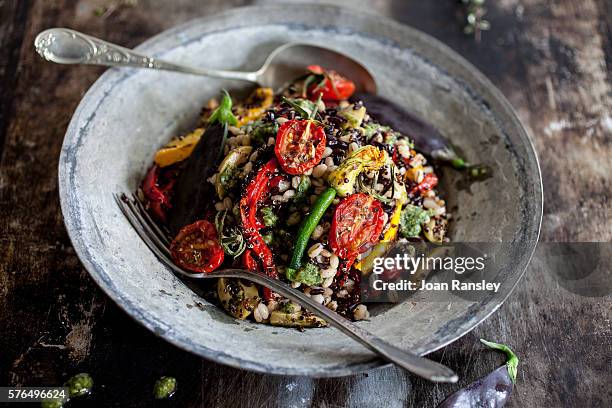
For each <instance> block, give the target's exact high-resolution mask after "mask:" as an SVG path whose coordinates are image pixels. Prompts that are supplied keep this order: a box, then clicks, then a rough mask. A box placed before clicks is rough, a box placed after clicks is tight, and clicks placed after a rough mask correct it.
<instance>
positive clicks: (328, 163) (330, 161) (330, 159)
mask: <svg viewBox="0 0 612 408" xmlns="http://www.w3.org/2000/svg"><path fill="white" fill-rule="evenodd" d="M325 165H326V166H327V167H331V166H333V165H334V158H333V157H326V158H325Z"/></svg>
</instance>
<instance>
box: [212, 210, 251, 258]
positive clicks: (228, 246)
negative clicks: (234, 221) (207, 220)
mask: <svg viewBox="0 0 612 408" xmlns="http://www.w3.org/2000/svg"><path fill="white" fill-rule="evenodd" d="M228 212H229V210H224V211H219V212H218V213H217V214H216V215H215V228H216V229H217V235H218V236H219V244H220V245H221V247H222V248H223V251H224V252H225V253H226V254H228V255H231V256H233V257H234V258H237V257H238V256H240V255H242V253H243V252H244V251H245V250H246V240H245V239H244V237H243V236H242V233H241V232H240V229H238V228H237V227H236V226H233V227H229V228H227V227H226V225H225V220H226V217H227V216H228ZM230 218H231V216H230Z"/></svg>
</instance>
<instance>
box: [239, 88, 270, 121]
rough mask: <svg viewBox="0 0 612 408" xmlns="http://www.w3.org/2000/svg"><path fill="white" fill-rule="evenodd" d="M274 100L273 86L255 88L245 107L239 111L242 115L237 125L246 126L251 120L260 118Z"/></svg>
mask: <svg viewBox="0 0 612 408" xmlns="http://www.w3.org/2000/svg"><path fill="white" fill-rule="evenodd" d="M272 102H274V92H273V91H272V88H257V89H255V91H253V93H252V94H251V96H250V97H249V99H247V101H246V103H245V107H244V108H240V109H238V111H237V113H238V116H239V117H240V120H238V124H237V126H244V125H246V124H247V123H249V122H253V121H255V120H257V119H259V118H260V117H261V116H262V115H263V114H264V113H265V112H266V110H267V109H268V108H269V107H270V106H272Z"/></svg>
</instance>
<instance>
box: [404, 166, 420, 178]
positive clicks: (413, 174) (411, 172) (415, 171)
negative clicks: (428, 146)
mask: <svg viewBox="0 0 612 408" xmlns="http://www.w3.org/2000/svg"><path fill="white" fill-rule="evenodd" d="M419 171H421V172H422V171H423V166H421V165H420V164H419V165H418V166H416V167H413V168H411V169H408V171H406V178H407V179H408V180H410V181H414V182H416V181H417V180H418V179H419Z"/></svg>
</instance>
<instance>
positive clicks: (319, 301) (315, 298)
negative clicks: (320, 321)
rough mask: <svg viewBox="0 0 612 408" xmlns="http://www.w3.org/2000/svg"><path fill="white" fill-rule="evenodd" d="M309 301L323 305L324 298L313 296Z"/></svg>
mask: <svg viewBox="0 0 612 408" xmlns="http://www.w3.org/2000/svg"><path fill="white" fill-rule="evenodd" d="M311 299H312V300H314V301H315V302H317V303H320V304H323V301H324V300H325V297H324V296H323V295H313V296H312V298H311Z"/></svg>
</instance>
